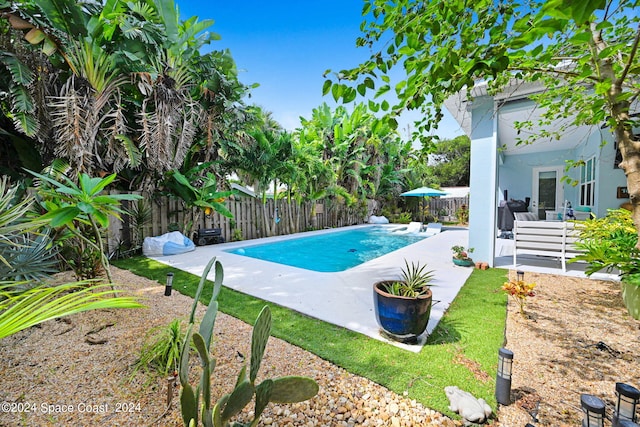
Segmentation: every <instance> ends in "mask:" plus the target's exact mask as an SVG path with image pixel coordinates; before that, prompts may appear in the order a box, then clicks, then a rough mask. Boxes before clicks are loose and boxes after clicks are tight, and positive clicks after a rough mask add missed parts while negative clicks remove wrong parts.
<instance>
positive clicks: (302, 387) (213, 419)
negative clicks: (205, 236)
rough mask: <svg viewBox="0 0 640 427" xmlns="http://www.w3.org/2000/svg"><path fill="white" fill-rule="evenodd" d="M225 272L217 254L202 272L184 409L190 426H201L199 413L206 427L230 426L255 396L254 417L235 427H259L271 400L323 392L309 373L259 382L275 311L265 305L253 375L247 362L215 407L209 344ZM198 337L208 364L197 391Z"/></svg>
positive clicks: (184, 358) (185, 357) (185, 358)
mask: <svg viewBox="0 0 640 427" xmlns="http://www.w3.org/2000/svg"><path fill="white" fill-rule="evenodd" d="M212 267H213V268H214V271H215V279H214V283H213V291H212V295H211V300H210V301H209V306H208V307H207V310H206V312H205V315H204V317H203V318H202V321H201V322H200V327H199V329H198V331H197V332H194V331H193V329H194V326H195V312H196V307H197V304H198V300H199V299H200V295H201V294H202V290H203V288H204V285H205V283H206V278H207V275H208V274H209V271H210V270H211V268H212ZM223 276H224V274H223V269H222V264H220V262H218V261H217V260H216V258H215V257H214V258H212V259H211V261H209V263H208V264H207V266H206V268H205V269H204V272H203V273H202V277H201V278H200V283H199V285H198V289H197V291H196V294H195V297H194V301H193V306H192V309H191V316H190V318H189V328H188V329H187V336H186V338H185V341H184V344H183V345H182V354H181V355H180V371H179V377H180V384H181V385H182V391H181V392H180V407H181V410H182V419H183V421H184V425H185V426H194V427H195V426H196V425H197V424H198V420H199V419H200V417H199V415H200V414H201V415H202V417H201V419H202V425H203V426H206V427H209V426H211V427H228V426H230V425H231V424H230V421H231V419H232V418H233V417H235V416H237V415H238V414H239V413H240V411H242V409H243V408H244V407H245V406H247V405H248V404H249V403H250V402H251V400H252V399H253V398H254V396H255V408H254V412H253V417H254V418H253V420H251V421H250V422H248V423H244V424H243V423H240V422H237V421H236V422H234V423H233V426H234V427H255V426H257V425H258V422H259V419H260V416H261V414H262V412H263V411H264V409H265V408H266V407H267V404H268V403H269V402H277V403H294V402H302V401H304V400H307V399H310V398H312V397H313V396H315V395H316V394H317V393H318V384H317V383H316V382H315V381H314V380H312V379H311V378H306V377H298V376H288V377H281V378H276V379H266V380H264V381H262V382H261V383H260V384H258V385H256V384H255V381H256V377H257V375H258V370H259V369H260V364H261V362H262V357H263V356H264V351H265V348H266V346H267V340H268V339H269V333H270V330H271V311H270V310H269V307H268V306H265V307H264V308H263V309H262V311H261V312H260V314H259V315H258V319H257V320H256V323H255V326H254V328H253V334H252V337H251V358H250V365H249V376H248V377H247V367H246V366H244V367H243V368H242V369H241V370H240V373H239V374H238V379H237V381H236V385H235V387H234V389H233V391H232V392H231V393H228V394H225V395H224V396H222V397H221V398H220V399H219V400H218V401H217V402H216V403H215V405H213V406H212V401H211V374H212V372H213V369H214V368H215V364H216V361H215V359H213V358H211V356H210V350H209V348H210V346H211V336H212V335H213V326H214V324H215V319H216V315H217V313H218V301H217V297H218V294H219V293H220V288H221V286H222V279H223ZM192 340H193V344H194V346H195V347H196V350H197V351H198V355H199V356H200V362H201V366H202V376H201V378H200V383H199V384H198V386H197V387H196V389H195V390H194V388H193V387H192V386H191V384H190V383H189V350H188V349H189V345H188V343H189V342H191V341H192ZM200 398H202V402H200Z"/></svg>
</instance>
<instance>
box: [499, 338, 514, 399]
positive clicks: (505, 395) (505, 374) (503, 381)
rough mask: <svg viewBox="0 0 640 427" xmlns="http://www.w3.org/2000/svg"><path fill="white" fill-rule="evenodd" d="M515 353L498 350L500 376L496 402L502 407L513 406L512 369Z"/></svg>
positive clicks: (502, 349) (503, 349)
mask: <svg viewBox="0 0 640 427" xmlns="http://www.w3.org/2000/svg"><path fill="white" fill-rule="evenodd" d="M512 366H513V352H512V351H511V350H507V349H506V348H501V349H500V350H498V374H497V375H496V400H497V401H498V403H499V404H501V405H510V404H511V369H512Z"/></svg>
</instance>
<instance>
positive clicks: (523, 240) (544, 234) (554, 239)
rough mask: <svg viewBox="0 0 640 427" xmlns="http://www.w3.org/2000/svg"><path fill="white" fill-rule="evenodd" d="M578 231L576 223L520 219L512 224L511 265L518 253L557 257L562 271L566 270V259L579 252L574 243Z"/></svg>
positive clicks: (515, 260)
mask: <svg viewBox="0 0 640 427" xmlns="http://www.w3.org/2000/svg"><path fill="white" fill-rule="evenodd" d="M578 233H579V231H578V230H576V223H574V222H565V221H522V220H515V221H514V225H513V240H514V242H513V243H514V247H513V266H514V268H515V266H516V264H517V257H518V255H537V256H548V257H554V258H558V259H559V261H560V263H561V264H562V271H567V265H566V260H567V259H570V258H574V257H576V256H577V255H579V254H580V253H581V251H580V250H579V249H578V248H576V247H575V245H574V243H575V242H576V240H578Z"/></svg>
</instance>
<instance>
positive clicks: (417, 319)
mask: <svg viewBox="0 0 640 427" xmlns="http://www.w3.org/2000/svg"><path fill="white" fill-rule="evenodd" d="M385 283H389V282H388V281H384V282H378V283H376V284H374V285H373V299H374V307H375V310H376V319H377V320H378V325H380V327H381V328H382V330H383V332H385V335H387V336H388V337H389V338H391V339H394V340H396V341H400V342H415V341H416V339H417V337H418V336H419V335H420V334H422V333H423V332H424V331H425V329H427V323H429V316H430V315H431V302H432V296H433V294H432V292H431V290H429V292H428V293H427V294H426V295H421V296H419V297H417V298H407V297H401V296H395V295H391V294H389V293H387V292H385V291H384V290H382V285H384V284H385Z"/></svg>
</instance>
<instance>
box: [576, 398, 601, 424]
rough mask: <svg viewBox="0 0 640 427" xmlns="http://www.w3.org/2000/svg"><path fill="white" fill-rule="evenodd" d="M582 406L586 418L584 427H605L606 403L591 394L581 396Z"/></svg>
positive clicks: (583, 422)
mask: <svg viewBox="0 0 640 427" xmlns="http://www.w3.org/2000/svg"><path fill="white" fill-rule="evenodd" d="M580 405H581V406H582V412H584V418H583V419H582V427H604V402H603V401H602V399H600V398H599V397H596V396H593V395H591V394H581V395H580Z"/></svg>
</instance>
